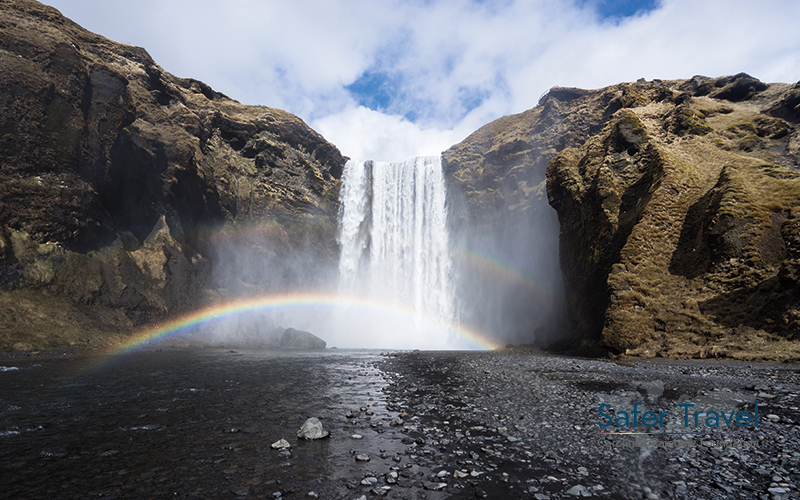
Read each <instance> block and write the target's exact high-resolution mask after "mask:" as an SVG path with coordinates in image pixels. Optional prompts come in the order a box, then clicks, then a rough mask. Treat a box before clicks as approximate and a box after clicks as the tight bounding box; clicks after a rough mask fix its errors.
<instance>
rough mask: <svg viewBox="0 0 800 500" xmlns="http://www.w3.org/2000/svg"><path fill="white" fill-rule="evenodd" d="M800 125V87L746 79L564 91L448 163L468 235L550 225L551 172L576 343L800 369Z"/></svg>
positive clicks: (484, 133)
mask: <svg viewBox="0 0 800 500" xmlns="http://www.w3.org/2000/svg"><path fill="white" fill-rule="evenodd" d="M799 123H800V83H798V84H796V85H789V84H765V83H763V82H760V81H759V80H757V79H755V78H752V77H750V76H748V75H745V74H739V75H735V76H729V77H722V78H705V77H699V76H698V77H694V78H692V79H690V80H676V81H660V80H654V81H651V82H647V81H644V80H640V81H639V82H636V83H629V84H620V85H615V86H611V87H607V88H603V89H597V90H581V89H567V88H554V89H552V90H551V91H550V92H549V93H548V94H546V95H545V96H544V97H543V98H542V99H541V100H540V103H539V105H538V106H537V107H535V108H533V109H532V110H529V111H526V112H525V113H522V114H519V115H515V116H510V117H505V118H501V119H499V120H497V121H495V122H493V123H491V124H489V125H487V126H486V127H483V128H482V129H481V130H479V131H478V132H476V133H475V134H473V135H472V136H470V137H469V138H468V139H467V140H465V141H464V142H463V143H462V144H460V145H457V146H454V147H453V148H451V149H450V150H449V151H448V152H447V153H446V155H445V156H446V158H448V165H449V168H450V173H449V176H450V177H449V178H450V179H451V180H452V182H453V183H454V184H455V185H457V186H460V188H461V190H462V191H463V192H465V193H466V198H467V200H468V205H469V207H470V212H469V216H468V217H470V218H471V220H480V219H486V217H485V216H484V215H483V214H484V213H486V212H485V210H484V209H485V207H490V206H499V203H500V204H502V206H504V207H505V210H506V211H534V210H539V211H543V210H545V209H546V206H545V205H544V200H543V196H542V191H543V187H544V184H543V181H540V179H543V177H544V175H545V169H546V191H547V201H548V202H549V204H550V205H551V206H552V207H553V208H554V209H555V211H556V212H557V214H558V221H559V227H560V230H559V260H560V266H561V270H562V272H563V278H564V288H565V294H564V297H565V308H566V313H567V318H568V322H569V326H568V331H569V335H570V336H571V340H572V341H573V344H575V345H582V346H583V347H586V348H591V347H593V346H594V347H597V346H601V347H604V348H606V349H609V350H610V351H611V352H614V353H625V354H630V355H639V356H646V357H649V356H677V357H684V356H694V357H708V356H717V357H725V356H728V357H736V358H770V359H787V358H797V357H798V356H800V350H799V349H798V344H797V342H796V341H797V340H798V339H799V338H800V337H798V335H800V333H798V332H800V328H799V327H800V323H798V320H800V295H799V294H800V288H798V276H800V274H798V271H799V270H798V264H800V260H798V258H799V257H800V247H798V244H799V243H800V239H798V238H799V237H800V236H798V235H800V229H798V228H800V134H799V133H798V129H799V128H800V127H799V126H798V124H799ZM536 181H539V184H534V183H535V182H536ZM498 200H499V202H498ZM489 222H491V221H489Z"/></svg>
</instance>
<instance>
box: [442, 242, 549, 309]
mask: <svg viewBox="0 0 800 500" xmlns="http://www.w3.org/2000/svg"><path fill="white" fill-rule="evenodd" d="M450 254H451V255H452V256H453V257H454V258H455V259H456V260H458V261H460V262H462V263H464V264H466V265H468V266H470V267H472V268H474V269H477V270H478V271H480V272H482V273H484V274H488V275H491V276H494V277H496V278H499V279H501V280H503V281H505V282H506V283H510V284H513V285H516V286H521V287H523V288H525V289H527V291H528V293H531V294H533V295H535V296H536V297H538V298H540V299H548V300H552V299H553V295H554V294H553V293H552V291H550V290H548V289H547V288H546V287H544V286H542V285H541V284H538V283H536V282H534V281H533V280H532V279H531V278H530V277H528V276H526V275H525V273H523V272H522V271H520V270H519V269H516V268H514V267H512V266H510V265H508V264H506V263H505V262H503V261H500V260H498V259H495V258H493V257H490V256H488V255H486V254H483V253H480V252H476V251H475V250H471V249H469V248H466V247H462V246H457V245H450Z"/></svg>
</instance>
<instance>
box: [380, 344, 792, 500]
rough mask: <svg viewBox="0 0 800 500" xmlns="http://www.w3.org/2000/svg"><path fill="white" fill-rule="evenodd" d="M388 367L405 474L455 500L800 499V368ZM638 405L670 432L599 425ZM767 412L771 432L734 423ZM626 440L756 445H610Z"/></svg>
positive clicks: (469, 360)
mask: <svg viewBox="0 0 800 500" xmlns="http://www.w3.org/2000/svg"><path fill="white" fill-rule="evenodd" d="M380 367H381V368H382V369H383V370H385V371H386V372H388V373H389V374H390V379H391V384H389V385H388V386H387V387H386V389H385V391H386V393H387V394H388V395H389V408H390V409H391V410H393V411H395V412H398V413H400V414H401V415H403V417H402V418H403V424H402V427H398V428H402V429H403V433H404V434H405V435H406V437H405V438H404V439H403V442H404V443H407V447H406V450H405V451H404V455H405V456H406V457H407V460H406V461H405V464H406V465H405V466H406V467H408V466H409V465H410V464H415V465H418V466H420V467H423V468H424V469H425V472H426V473H425V476H424V477H420V478H419V480H418V481H417V482H416V485H417V486H422V487H423V488H428V489H435V488H434V487H432V485H437V486H436V488H441V489H442V490H443V491H444V492H446V496H448V497H450V498H532V499H536V500H545V499H548V498H550V499H556V498H584V497H597V498H648V499H655V498H704V499H715V498H764V499H773V498H800V492H799V491H798V486H800V431H799V430H798V424H800V409H798V406H800V367H798V366H797V365H790V364H743V363H720V362H708V361H665V360H653V361H634V362H623V361H619V362H614V361H609V360H590V359H577V358H567V357H555V356H543V355H530V354H515V353H500V352H489V353H465V352H441V353H439V352H413V353H404V354H397V355H392V356H389V357H387V358H386V359H385V361H383V362H382V363H381V364H380ZM636 402H641V404H640V405H636V406H637V409H638V411H639V412H640V413H639V418H640V419H641V412H643V411H645V410H650V411H654V412H655V413H656V414H659V412H666V413H664V419H663V426H660V427H656V426H654V427H651V428H644V427H643V423H642V421H641V420H639V423H638V427H637V428H633V427H632V423H633V422H632V420H631V421H630V422H629V423H630V427H629V428H627V429H625V428H621V427H619V426H617V425H615V424H616V423H620V424H622V423H624V420H623V421H619V422H616V421H615V422H614V423H612V425H610V426H608V427H601V426H600V425H599V423H600V422H602V423H605V424H608V423H609V420H608V419H607V418H601V415H600V414H599V408H600V406H601V405H603V404H608V405H610V406H609V407H604V408H603V410H604V412H606V413H610V414H611V415H612V417H614V418H615V419H616V417H617V415H618V414H617V413H616V412H617V411H626V412H628V414H629V415H631V411H632V409H633V407H634V405H635V404H636ZM755 403H758V412H759V413H758V427H757V428H753V427H752V425H751V426H747V427H745V426H737V425H736V424H735V423H733V424H732V425H730V426H729V425H727V424H726V423H725V421H724V418H723V417H721V414H722V413H723V412H725V413H726V414H727V415H728V418H730V412H731V411H735V412H736V415H740V412H745V413H749V414H750V415H751V416H755V415H753V413H754V410H755ZM691 404H694V405H695V406H689V405H691ZM679 405H684V406H679ZM612 408H613V410H612ZM700 410H704V411H705V412H710V411H716V412H717V414H718V416H719V418H718V422H717V424H718V425H717V426H708V425H704V423H706V424H709V423H710V424H712V425H713V424H714V423H715V422H714V421H713V419H712V420H711V421H710V422H708V421H705V420H704V419H706V418H708V417H709V415H706V414H701V415H699V418H698V423H699V427H695V426H694V421H693V420H694V413H695V412H698V411H700ZM684 411H688V412H689V414H688V424H689V425H688V426H685V425H684V423H686V422H684V416H686V415H684ZM741 416H742V419H744V415H743V414H742V415H741ZM649 422H650V423H653V421H652V420H649ZM743 423H744V422H743ZM622 431H638V432H642V431H650V432H653V431H656V432H657V431H666V432H672V433H677V432H698V431H700V432H716V433H723V432H741V433H745V432H747V433H749V434H704V435H703V434H696V435H690V434H680V435H679V434H672V435H641V434H640V435H598V434H597V433H598V432H622ZM755 433H760V434H755ZM412 484H413V483H412ZM418 493H419V496H420V497H422V498H424V497H426V496H427V497H428V498H432V495H431V494H430V493H431V492H423V491H422V490H421V489H420V490H419V491H418ZM408 497H410V495H409V496H408ZM398 498H403V497H402V496H398Z"/></svg>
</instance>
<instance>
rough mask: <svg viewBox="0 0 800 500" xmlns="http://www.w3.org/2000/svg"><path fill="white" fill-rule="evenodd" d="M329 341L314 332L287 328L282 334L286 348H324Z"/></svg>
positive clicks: (283, 346) (282, 340)
mask: <svg viewBox="0 0 800 500" xmlns="http://www.w3.org/2000/svg"><path fill="white" fill-rule="evenodd" d="M326 345H327V343H326V342H325V341H324V340H322V339H321V338H319V337H317V336H316V335H314V334H313V333H310V332H305V331H303V330H295V329H294V328H287V329H286V330H284V331H283V333H282V334H281V347H282V348H284V349H324V348H325V346H326Z"/></svg>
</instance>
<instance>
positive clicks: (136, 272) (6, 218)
mask: <svg viewBox="0 0 800 500" xmlns="http://www.w3.org/2000/svg"><path fill="white" fill-rule="evenodd" d="M0 34H1V35H0V109H2V113H1V114H0V346H6V347H8V346H13V345H15V344H16V345H18V346H20V347H25V346H30V347H47V346H48V345H56V344H76V345H93V344H99V343H104V342H106V341H108V340H109V338H107V337H108V336H109V335H110V336H113V335H114V334H115V333H116V332H117V331H125V330H127V329H130V328H131V327H134V326H136V325H139V324H141V323H144V322H149V321H153V320H157V319H159V318H163V317H165V316H167V315H169V314H172V313H175V312H176V311H180V310H182V309H191V308H195V307H198V306H200V305H202V304H203V303H206V302H208V301H214V300H219V299H222V298H224V296H225V295H235V294H239V293H254V292H258V291H268V290H269V289H270V287H273V288H275V287H278V286H280V287H283V288H285V287H290V286H291V285H292V283H293V281H296V280H295V278H296V276H295V273H296V269H298V268H302V269H304V270H305V271H306V272H307V273H308V274H309V275H311V276H313V275H314V272H315V271H319V272H324V269H325V268H326V266H327V265H329V264H331V263H335V261H336V258H337V246H336V241H335V231H336V211H337V197H338V189H339V182H340V181H339V179H340V176H341V172H342V168H343V166H344V158H343V157H342V155H341V154H340V153H339V151H338V150H337V149H336V148H335V147H334V146H333V145H331V144H330V143H328V142H327V141H325V140H324V139H323V138H322V137H321V136H320V135H319V134H317V133H316V132H314V131H313V130H311V129H310V128H309V127H308V126H307V125H306V124H305V123H303V122H302V121H301V120H300V119H299V118H297V117H296V116H293V115H291V114H289V113H286V112H284V111H280V110H277V109H272V108H267V107H260V106H244V105H241V104H239V103H238V102H236V101H234V100H232V99H229V98H227V97H226V96H224V95H222V94H220V93H218V92H215V91H214V90H213V89H211V88H210V87H209V86H208V85H205V84H204V83H202V82H199V81H196V80H192V79H186V78H178V77H175V76H173V75H171V74H169V73H167V72H165V71H164V70H163V69H161V68H160V67H159V66H158V65H157V64H156V63H155V62H154V61H153V60H152V59H151V57H150V56H149V55H148V54H147V52H146V51H145V50H144V49H142V48H139V47H132V46H128V45H123V44H119V43H116V42H113V41H111V40H108V39H106V38H103V37H101V36H98V35H95V34H93V33H90V32H88V31H86V30H84V29H83V28H81V27H80V26H78V25H76V24H75V23H73V22H72V21H70V20H69V19H66V18H65V17H63V16H62V15H61V14H60V13H59V12H58V11H56V10H55V9H53V8H50V7H47V6H44V5H42V4H39V3H37V2H34V1H30V0H13V1H8V0H0ZM298 250H302V254H303V255H305V256H307V261H306V262H303V263H298V262H294V261H293V262H292V266H288V265H284V264H283V263H284V262H288V261H289V260H291V259H290V257H291V256H294V255H298V254H299V253H301V252H299V251H298ZM239 258H247V259H251V260H259V261H262V262H267V263H269V265H267V266H266V267H265V268H263V269H262V270H261V274H260V275H259V276H249V275H248V274H246V273H236V272H233V271H231V269H233V268H235V264H236V259H239ZM219 269H227V270H228V271H231V272H225V273H221V272H218V270H219Z"/></svg>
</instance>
